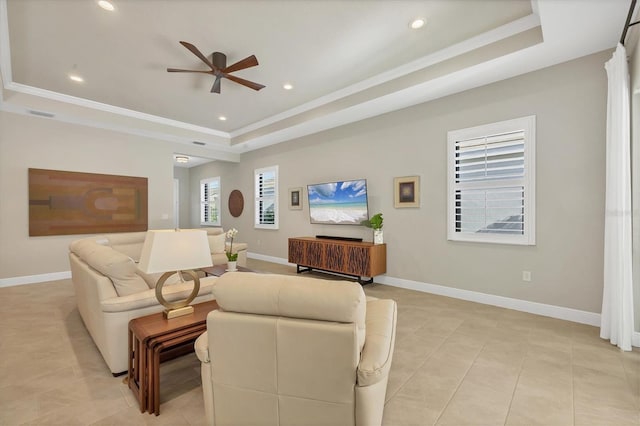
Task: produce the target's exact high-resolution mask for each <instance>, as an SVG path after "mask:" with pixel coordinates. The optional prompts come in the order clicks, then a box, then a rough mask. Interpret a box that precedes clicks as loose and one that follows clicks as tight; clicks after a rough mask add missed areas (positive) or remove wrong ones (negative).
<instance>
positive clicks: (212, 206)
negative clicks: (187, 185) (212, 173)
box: [200, 176, 220, 226]
mask: <svg viewBox="0 0 640 426" xmlns="http://www.w3.org/2000/svg"><path fill="white" fill-rule="evenodd" d="M200 224H201V225H205V226H220V177H219V176H218V177H213V178H209V179H202V180H201V181H200Z"/></svg>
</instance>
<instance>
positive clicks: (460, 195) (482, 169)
mask: <svg viewBox="0 0 640 426" xmlns="http://www.w3.org/2000/svg"><path fill="white" fill-rule="evenodd" d="M455 151H456V180H455V182H456V226H455V231H456V232H492V233H498V234H520V235H522V234H524V181H523V179H524V175H525V168H524V132H523V131H518V132H511V133H506V134H500V135H493V136H488V137H484V138H477V139H469V140H464V141H456V143H455Z"/></svg>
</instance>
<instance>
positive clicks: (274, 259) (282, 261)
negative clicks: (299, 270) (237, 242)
mask: <svg viewBox="0 0 640 426" xmlns="http://www.w3.org/2000/svg"><path fill="white" fill-rule="evenodd" d="M247 257H248V258H249V259H256V260H264V261H265V262H271V263H277V264H280V265H291V266H296V264H295V263H289V261H288V260H287V259H283V258H281V257H275V256H267V255H265V254H260V253H251V252H247Z"/></svg>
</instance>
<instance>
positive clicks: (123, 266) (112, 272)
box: [78, 242, 149, 296]
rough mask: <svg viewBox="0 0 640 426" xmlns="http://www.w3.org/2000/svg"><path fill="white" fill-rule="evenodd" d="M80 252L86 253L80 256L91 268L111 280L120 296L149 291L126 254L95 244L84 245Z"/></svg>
mask: <svg viewBox="0 0 640 426" xmlns="http://www.w3.org/2000/svg"><path fill="white" fill-rule="evenodd" d="M80 250H81V251H83V252H84V253H82V254H78V255H79V256H80V257H81V258H83V259H84V260H85V261H86V262H87V263H88V264H89V266H91V267H92V268H93V269H96V270H97V271H99V272H101V273H102V274H104V275H106V276H107V277H108V278H110V279H111V282H113V286H114V288H115V290H116V293H118V296H127V295H129V294H134V293H140V292H141V291H147V290H149V286H147V283H146V282H145V281H144V280H143V279H142V277H140V276H139V275H138V274H136V270H137V269H138V268H137V266H136V264H135V262H134V261H133V260H131V258H130V257H129V256H127V255H126V254H123V253H120V252H118V251H116V250H114V249H112V248H111V247H107V246H103V245H100V244H97V243H95V242H94V243H93V244H83V245H82V247H81V248H80Z"/></svg>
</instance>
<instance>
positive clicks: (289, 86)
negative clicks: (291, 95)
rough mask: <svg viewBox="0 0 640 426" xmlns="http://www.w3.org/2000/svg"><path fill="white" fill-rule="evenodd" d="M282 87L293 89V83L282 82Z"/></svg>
mask: <svg viewBox="0 0 640 426" xmlns="http://www.w3.org/2000/svg"><path fill="white" fill-rule="evenodd" d="M282 88H283V89H284V90H291V89H293V84H291V83H285V84H283V85H282Z"/></svg>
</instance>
